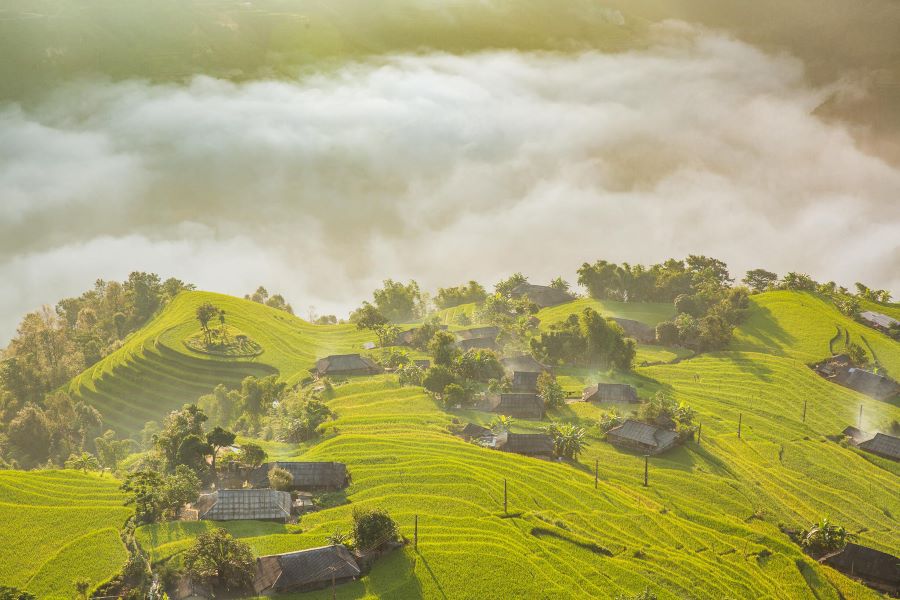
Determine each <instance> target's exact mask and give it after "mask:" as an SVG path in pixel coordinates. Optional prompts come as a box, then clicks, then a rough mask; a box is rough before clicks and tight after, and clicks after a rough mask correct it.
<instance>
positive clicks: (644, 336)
mask: <svg viewBox="0 0 900 600" xmlns="http://www.w3.org/2000/svg"><path fill="white" fill-rule="evenodd" d="M613 321H615V322H616V323H617V324H618V325H619V327H621V328H622V331H624V332H625V336H626V337H630V338H634V339H635V340H637V341H638V342H641V343H643V344H652V343H654V342H656V328H655V327H652V326H650V325H647V324H646V323H641V322H640V321H635V320H634V319H623V318H621V317H614V318H613Z"/></svg>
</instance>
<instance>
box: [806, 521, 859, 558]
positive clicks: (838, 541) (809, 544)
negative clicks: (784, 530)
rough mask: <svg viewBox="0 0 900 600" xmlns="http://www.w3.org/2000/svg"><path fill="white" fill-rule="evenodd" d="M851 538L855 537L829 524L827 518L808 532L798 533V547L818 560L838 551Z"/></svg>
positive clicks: (839, 527)
mask: <svg viewBox="0 0 900 600" xmlns="http://www.w3.org/2000/svg"><path fill="white" fill-rule="evenodd" d="M853 537H855V536H854V535H853V534H852V533H849V532H848V531H847V530H846V529H844V528H843V527H841V526H839V525H835V524H834V523H830V522H829V521H828V518H824V519H822V520H821V522H819V523H815V524H814V525H813V526H812V527H811V528H809V529H808V530H807V529H804V530H803V531H801V532H800V545H801V546H803V548H804V549H805V550H806V551H807V552H809V554H810V555H812V556H814V557H816V558H818V557H821V556H824V555H825V554H828V553H830V552H834V551H836V550H840V549H841V548H843V547H844V546H846V545H847V542H848V541H850V539H851V538H853Z"/></svg>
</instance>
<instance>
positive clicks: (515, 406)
mask: <svg viewBox="0 0 900 600" xmlns="http://www.w3.org/2000/svg"><path fill="white" fill-rule="evenodd" d="M492 412H495V413H498V414H501V415H507V416H509V417H514V418H516V419H535V420H540V419H543V418H544V401H543V400H541V397H540V396H538V395H537V394H533V393H518V392H517V393H510V394H500V400H499V402H497V403H496V404H495V405H494V407H493V409H492Z"/></svg>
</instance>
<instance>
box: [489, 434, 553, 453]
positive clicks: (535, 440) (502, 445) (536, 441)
mask: <svg viewBox="0 0 900 600" xmlns="http://www.w3.org/2000/svg"><path fill="white" fill-rule="evenodd" d="M497 448H498V449H500V450H502V451H503V452H513V453H515V454H524V455H525V456H543V457H550V456H553V452H554V446H553V438H551V437H550V436H549V435H547V434H546V433H507V434H506V435H505V441H504V440H503V438H501V439H500V440H499V441H498V443H497Z"/></svg>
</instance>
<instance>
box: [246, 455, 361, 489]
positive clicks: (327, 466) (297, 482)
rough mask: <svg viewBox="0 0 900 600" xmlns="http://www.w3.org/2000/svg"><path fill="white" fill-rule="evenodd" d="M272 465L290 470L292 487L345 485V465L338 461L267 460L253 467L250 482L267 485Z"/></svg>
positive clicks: (337, 486)
mask: <svg viewBox="0 0 900 600" xmlns="http://www.w3.org/2000/svg"><path fill="white" fill-rule="evenodd" d="M273 467H279V468H281V469H285V470H286V471H288V472H290V474H291V476H293V478H294V485H293V487H294V489H303V490H320V489H321V490H337V489H341V488H343V487H346V486H347V480H348V477H347V465H345V464H344V463H339V462H288V461H276V462H268V463H265V464H263V465H261V466H259V467H258V468H256V469H254V471H253V474H252V476H251V478H250V482H251V483H252V484H253V485H254V486H255V487H266V486H268V485H269V471H271V470H272V468H273Z"/></svg>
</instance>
